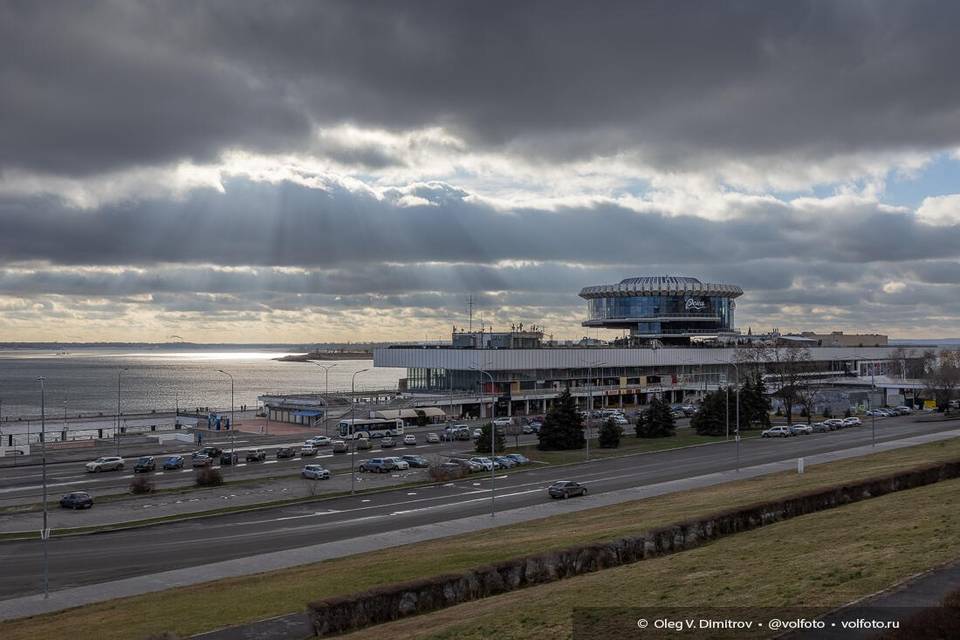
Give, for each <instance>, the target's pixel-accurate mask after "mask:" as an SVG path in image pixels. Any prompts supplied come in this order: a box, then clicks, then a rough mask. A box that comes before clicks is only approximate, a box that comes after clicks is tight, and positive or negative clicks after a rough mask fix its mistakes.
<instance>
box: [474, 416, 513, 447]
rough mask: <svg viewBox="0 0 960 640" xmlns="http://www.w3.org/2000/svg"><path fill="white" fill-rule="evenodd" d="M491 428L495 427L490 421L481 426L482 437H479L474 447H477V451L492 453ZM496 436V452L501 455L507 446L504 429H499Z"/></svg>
mask: <svg viewBox="0 0 960 640" xmlns="http://www.w3.org/2000/svg"><path fill="white" fill-rule="evenodd" d="M490 429H493V425H492V424H491V423H489V422H488V423H487V424H485V425H483V426H482V427H480V437H479V438H477V441H476V442H475V443H474V448H475V449H476V451H477V453H490ZM494 438H495V439H496V442H494V446H496V448H497V450H496V452H495V453H496V454H497V455H500V454H502V453H503V450H504V449H506V447H507V445H506V443H505V442H504V440H503V431H502V430H500V429H497V431H496V435H495V436H494Z"/></svg>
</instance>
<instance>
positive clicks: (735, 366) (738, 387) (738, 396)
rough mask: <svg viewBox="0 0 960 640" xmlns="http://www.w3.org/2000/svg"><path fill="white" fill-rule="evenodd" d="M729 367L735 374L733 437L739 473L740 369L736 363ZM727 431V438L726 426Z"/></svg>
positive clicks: (728, 390) (728, 419)
mask: <svg viewBox="0 0 960 640" xmlns="http://www.w3.org/2000/svg"><path fill="white" fill-rule="evenodd" d="M730 366H731V367H733V370H734V371H736V372H737V398H736V403H737V411H736V413H737V423H736V426H735V427H734V431H733V437H734V439H735V440H736V441H737V471H740V367H739V366H737V363H735V362H731V363H730ZM729 395H730V388H729V387H727V396H729ZM729 421H730V418H729V417H728V418H727V422H728V423H729ZM727 431H728V436H727V437H729V431H730V427H729V426H727Z"/></svg>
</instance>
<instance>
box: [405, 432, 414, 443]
mask: <svg viewBox="0 0 960 640" xmlns="http://www.w3.org/2000/svg"><path fill="white" fill-rule="evenodd" d="M403 444H417V436H415V435H413V434H412V433H408V434H407V435H405V436H403Z"/></svg>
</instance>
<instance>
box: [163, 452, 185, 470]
mask: <svg viewBox="0 0 960 640" xmlns="http://www.w3.org/2000/svg"><path fill="white" fill-rule="evenodd" d="M173 469H183V456H170V457H168V458H167V459H166V460H164V461H163V470H164V471H172V470H173Z"/></svg>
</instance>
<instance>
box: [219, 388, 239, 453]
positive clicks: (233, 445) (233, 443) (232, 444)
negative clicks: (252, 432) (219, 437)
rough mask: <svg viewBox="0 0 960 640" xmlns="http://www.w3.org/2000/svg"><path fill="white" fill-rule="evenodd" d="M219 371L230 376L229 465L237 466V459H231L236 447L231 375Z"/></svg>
mask: <svg viewBox="0 0 960 640" xmlns="http://www.w3.org/2000/svg"><path fill="white" fill-rule="evenodd" d="M217 371H219V372H220V373H222V374H224V375H225V376H229V377H230V467H231V469H232V468H234V467H236V466H237V461H236V460H234V459H233V456H234V449H236V438H235V437H234V433H235V429H236V428H237V423H236V422H234V420H233V376H232V375H231V374H229V373H227V372H226V371H224V370H223V369H217Z"/></svg>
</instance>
